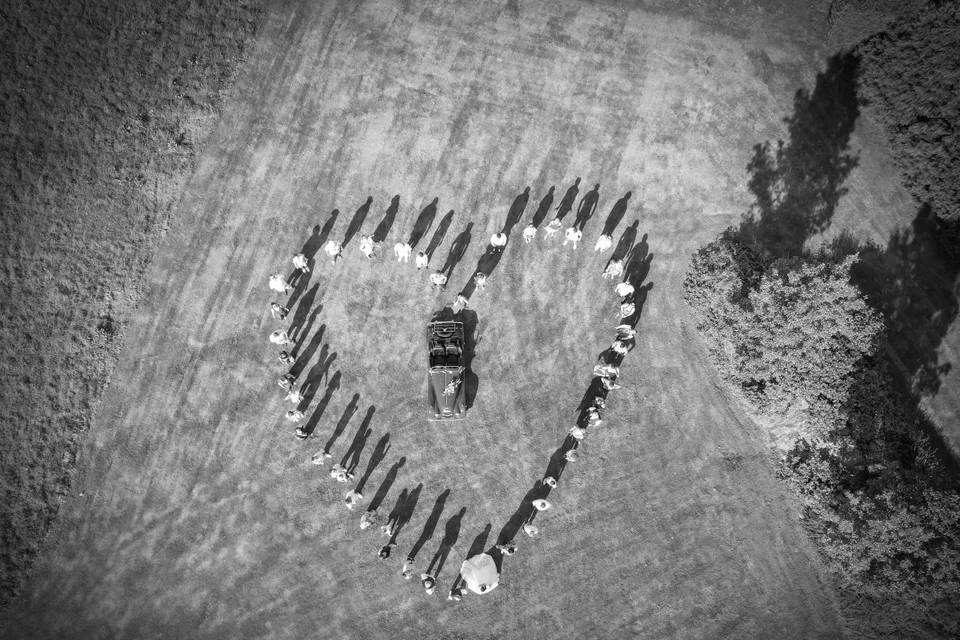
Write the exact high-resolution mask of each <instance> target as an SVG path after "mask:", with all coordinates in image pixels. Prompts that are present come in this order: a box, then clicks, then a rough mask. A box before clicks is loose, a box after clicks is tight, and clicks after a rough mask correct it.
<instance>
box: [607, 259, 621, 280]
mask: <svg viewBox="0 0 960 640" xmlns="http://www.w3.org/2000/svg"><path fill="white" fill-rule="evenodd" d="M622 275H623V260H611V261H610V263H609V264H608V265H607V268H606V269H604V271H603V278H604V279H605V280H606V279H609V280H615V279H616V278H619V277H620V276H622Z"/></svg>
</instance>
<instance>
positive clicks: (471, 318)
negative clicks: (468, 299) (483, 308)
mask: <svg viewBox="0 0 960 640" xmlns="http://www.w3.org/2000/svg"><path fill="white" fill-rule="evenodd" d="M460 319H461V321H462V322H463V368H464V372H463V385H464V389H463V402H464V405H465V406H466V408H467V409H469V408H470V407H472V406H473V403H474V400H476V398H477V391H478V390H479V389H480V378H479V377H477V374H476V373H474V371H473V358H474V356H475V355H476V348H477V342H478V341H477V323H478V321H479V320H478V318H477V312H476V311H471V310H469V309H464V310H463V311H461V312H460Z"/></svg>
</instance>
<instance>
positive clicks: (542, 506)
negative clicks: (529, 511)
mask: <svg viewBox="0 0 960 640" xmlns="http://www.w3.org/2000/svg"><path fill="white" fill-rule="evenodd" d="M552 506H553V505H552V504H550V501H548V500H544V499H543V498H537V499H536V500H534V501H533V508H534V509H536V510H537V511H546V510H547V509H549V508H550V507H552Z"/></svg>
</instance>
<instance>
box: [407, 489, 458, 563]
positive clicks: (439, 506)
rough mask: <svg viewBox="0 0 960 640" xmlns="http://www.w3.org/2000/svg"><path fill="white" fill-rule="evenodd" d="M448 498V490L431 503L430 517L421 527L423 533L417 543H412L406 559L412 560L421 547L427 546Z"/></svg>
mask: <svg viewBox="0 0 960 640" xmlns="http://www.w3.org/2000/svg"><path fill="white" fill-rule="evenodd" d="M449 496H450V489H447V490H445V491H444V492H443V493H441V494H440V495H439V496H437V499H436V501H435V502H434V503H433V509H432V510H431V511H430V515H429V516H428V517H427V522H426V523H425V524H424V525H423V531H422V532H421V533H420V537H419V538H417V541H416V542H415V543H413V547H411V549H410V553H408V554H407V558H409V559H411V560H412V559H414V558H416V557H417V554H418V553H420V550H421V549H422V548H423V545H425V544H427V542H428V541H429V540H430V538H432V537H433V532H434V531H435V530H436V528H437V523H438V522H440V516H441V515H443V507H444V505H445V504H446V502H447V498H448V497H449Z"/></svg>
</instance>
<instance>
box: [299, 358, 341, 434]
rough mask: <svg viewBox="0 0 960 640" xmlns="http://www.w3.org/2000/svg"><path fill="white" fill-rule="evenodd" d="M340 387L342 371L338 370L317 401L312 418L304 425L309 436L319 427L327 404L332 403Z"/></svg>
mask: <svg viewBox="0 0 960 640" xmlns="http://www.w3.org/2000/svg"><path fill="white" fill-rule="evenodd" d="M339 388H340V372H339V371H336V372H335V373H334V374H333V375H332V376H330V382H329V383H328V384H327V390H326V391H325V392H324V394H323V398H322V399H321V400H320V402H318V403H317V406H316V408H315V409H314V410H313V413H312V414H310V419H309V420H307V424H305V425H304V427H303V430H304V432H306V434H307V436H311V435H313V432H314V430H315V429H316V428H317V423H318V422H320V418H321V417H322V416H323V413H324V411H326V410H327V405H329V404H330V399H331V398H332V397H333V394H334V392H335V391H336V390H337V389H339Z"/></svg>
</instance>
